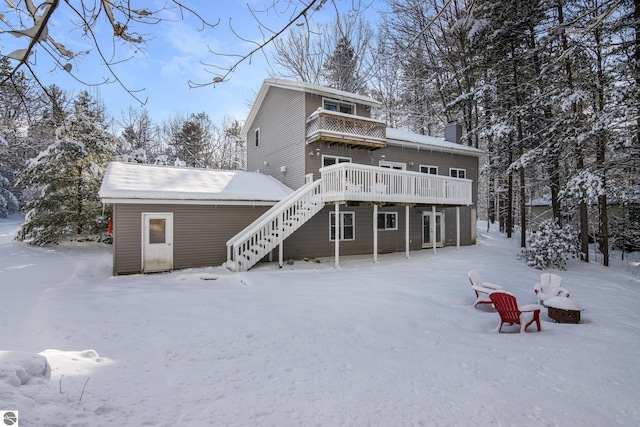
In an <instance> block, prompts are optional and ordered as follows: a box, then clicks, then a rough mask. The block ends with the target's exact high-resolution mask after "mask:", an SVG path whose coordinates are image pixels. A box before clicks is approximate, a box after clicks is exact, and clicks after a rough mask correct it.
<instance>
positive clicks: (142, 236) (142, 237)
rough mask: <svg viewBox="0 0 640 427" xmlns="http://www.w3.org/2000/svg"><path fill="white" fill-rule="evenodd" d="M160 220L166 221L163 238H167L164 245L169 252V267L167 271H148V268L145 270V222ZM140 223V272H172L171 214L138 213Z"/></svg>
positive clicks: (146, 231) (146, 228)
mask: <svg viewBox="0 0 640 427" xmlns="http://www.w3.org/2000/svg"><path fill="white" fill-rule="evenodd" d="M154 217H155V218H162V219H166V221H167V222H166V227H167V228H166V230H165V233H166V234H165V236H166V237H167V240H166V242H165V244H166V245H167V246H169V252H170V258H169V259H168V260H167V261H169V263H170V267H169V268H167V269H164V268H163V269H152V270H149V269H148V268H145V248H146V247H147V239H146V238H147V233H148V231H149V227H147V221H148V219H153V218H154ZM140 221H141V223H142V224H141V225H142V229H141V231H142V232H141V233H140V242H141V245H140V271H142V272H143V273H153V272H155V271H165V270H173V261H174V259H173V258H174V256H173V255H174V254H173V234H174V233H173V232H174V227H173V226H174V224H173V212H141V213H140Z"/></svg>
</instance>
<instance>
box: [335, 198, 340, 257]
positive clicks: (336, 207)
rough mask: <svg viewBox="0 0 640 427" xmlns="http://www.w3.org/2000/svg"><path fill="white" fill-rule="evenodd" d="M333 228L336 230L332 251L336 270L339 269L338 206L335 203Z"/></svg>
mask: <svg viewBox="0 0 640 427" xmlns="http://www.w3.org/2000/svg"><path fill="white" fill-rule="evenodd" d="M335 215H336V217H335V226H336V230H335V235H334V237H335V249H334V256H335V266H336V268H340V204H339V203H336V205H335Z"/></svg>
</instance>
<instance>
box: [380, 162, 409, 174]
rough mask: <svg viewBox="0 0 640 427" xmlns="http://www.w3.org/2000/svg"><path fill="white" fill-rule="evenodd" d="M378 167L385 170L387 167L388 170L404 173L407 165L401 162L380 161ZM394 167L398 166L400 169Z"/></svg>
mask: <svg viewBox="0 0 640 427" xmlns="http://www.w3.org/2000/svg"><path fill="white" fill-rule="evenodd" d="M378 166H380V167H381V168H385V167H388V168H389V169H396V170H403V171H406V170H407V164H406V163H402V162H391V161H389V160H380V161H379V162H378ZM395 166H399V167H400V169H398V168H397V167H395Z"/></svg>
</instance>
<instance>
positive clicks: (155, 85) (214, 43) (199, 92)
mask: <svg viewBox="0 0 640 427" xmlns="http://www.w3.org/2000/svg"><path fill="white" fill-rule="evenodd" d="M153 3H154V4H156V5H158V7H160V6H161V5H163V4H165V3H164V2H160V1H155V0H154V2H153ZM183 3H186V4H189V5H191V7H193V8H194V9H195V10H197V12H198V13H199V14H200V15H201V16H202V17H203V18H205V19H206V20H207V21H209V22H211V23H215V22H218V19H219V20H220V22H219V24H218V25H217V26H216V27H215V28H213V29H212V28H206V29H205V30H203V31H198V29H199V27H200V26H199V24H198V22H197V20H196V19H194V18H193V17H192V16H188V15H187V16H186V18H185V19H184V20H181V19H179V18H178V17H177V15H175V14H174V15H173V19H172V21H171V22H169V21H165V22H163V23H161V24H158V25H153V26H140V25H138V26H134V27H133V29H135V30H137V31H138V32H140V33H142V34H143V35H144V36H145V38H146V39H149V40H150V41H149V43H148V44H147V45H145V46H144V47H143V48H142V49H140V50H137V51H134V50H132V49H131V48H130V46H127V45H124V44H119V45H116V46H115V52H116V57H117V58H120V59H124V58H131V59H129V60H127V61H124V62H122V63H120V64H118V65H116V66H114V71H115V72H116V74H117V76H118V78H119V79H120V80H121V81H122V83H123V84H124V85H125V86H126V87H127V88H128V89H130V90H132V91H140V92H135V95H136V97H138V98H139V99H141V100H143V101H144V100H147V103H146V105H145V106H144V107H143V108H146V109H147V110H148V111H149V114H150V116H151V118H152V119H153V120H154V122H156V123H158V124H159V123H161V122H162V121H164V120H167V119H169V118H171V117H172V116H175V115H187V114H190V113H198V112H202V111H204V112H206V113H207V114H209V116H210V117H211V119H212V120H213V121H214V123H221V122H222V120H223V118H224V117H225V116H229V117H232V118H237V119H240V120H244V119H245V118H246V115H247V113H248V110H249V107H248V105H247V103H248V102H249V101H250V100H251V99H252V97H253V94H255V93H256V92H257V91H258V89H259V87H260V84H261V82H262V80H263V79H265V78H268V77H269V69H268V63H267V61H266V59H265V54H263V53H260V52H258V53H257V54H255V55H254V56H253V57H252V59H251V61H250V62H249V61H246V62H244V63H242V64H240V66H238V67H237V69H236V71H235V72H234V73H232V74H231V75H230V78H229V80H228V81H225V82H224V83H220V84H217V85H216V87H215V88H214V87H213V86H208V87H204V88H197V89H190V88H189V86H188V83H187V82H188V81H189V80H191V81H194V82H198V83H200V82H207V81H211V80H212V79H213V77H214V75H212V74H210V73H207V72H206V71H205V67H204V66H203V65H202V62H204V63H207V64H215V65H222V66H224V65H229V64H231V63H233V61H232V58H228V57H222V56H216V55H213V54H212V53H211V52H210V51H209V50H210V49H211V50H214V51H218V52H222V53H227V54H237V53H242V54H244V53H248V52H249V51H251V50H252V49H253V48H254V47H255V45H254V44H252V43H249V42H245V41H242V40H240V39H239V38H238V37H237V36H235V35H234V34H233V32H232V31H231V30H230V28H229V22H231V23H232V25H233V27H234V29H235V31H236V32H237V33H238V34H239V35H240V36H242V37H243V38H246V39H248V40H261V38H262V35H261V33H260V31H259V26H258V24H257V22H256V21H255V18H254V17H253V16H252V15H251V13H250V12H249V10H248V6H247V4H250V5H251V6H252V7H254V8H256V9H260V8H263V7H264V4H265V3H268V4H271V1H270V0H269V1H266V0H265V1H263V2H259V1H254V0H248V1H247V0H226V1H216V2H210V1H206V2H205V1H197V0H192V1H186V2H183ZM353 3H358V1H357V0H353V1H352V0H336V1H335V4H336V5H337V6H338V7H339V8H340V9H341V10H348V9H349V8H351V7H352V5H353ZM373 3H378V2H377V1H375V2H373ZM287 4H289V7H288V8H286V6H287ZM297 7H298V9H297V10H296V9H294V8H293V7H292V6H291V5H290V2H288V1H286V0H281V1H280V7H279V9H280V11H281V13H280V16H278V15H276V14H275V13H273V12H270V13H268V14H261V15H259V17H260V18H261V19H262V20H263V23H264V24H265V25H267V26H268V27H269V28H270V29H273V30H279V29H280V28H281V27H282V25H284V23H285V22H286V21H287V20H288V19H289V17H290V16H292V15H297V14H298V13H299V10H301V9H300V7H301V6H299V5H298V6H297ZM167 16H171V15H167ZM71 18H72V14H71V12H70V11H69V9H68V6H67V5H66V4H65V3H64V2H62V3H61V4H60V6H59V9H58V10H57V11H56V14H55V15H54V19H53V20H52V21H51V25H50V28H49V33H50V35H51V36H53V37H54V38H55V39H56V41H58V42H60V43H62V44H63V45H65V47H66V48H67V49H70V50H72V51H74V52H80V51H86V50H90V49H91V50H92V51H91V53H90V54H89V55H88V56H86V57H84V58H82V59H80V60H79V61H73V62H72V65H73V69H72V71H71V74H72V76H75V77H77V78H78V79H80V80H82V81H84V82H87V83H95V82H100V81H102V80H103V79H104V78H111V76H110V75H109V73H108V70H107V69H106V67H105V66H104V65H103V64H102V62H101V60H100V58H99V57H98V55H97V54H96V51H95V47H94V46H92V45H91V44H90V42H89V41H88V40H86V39H83V38H82V37H80V33H79V31H78V30H77V29H75V30H73V31H70V29H71V25H70V23H69V22H70V21H69V20H70V19H71ZM315 18H316V19H323V20H330V19H332V18H335V8H334V6H333V4H332V2H331V1H329V2H327V3H326V5H325V7H324V9H323V10H322V11H321V12H320V13H319V14H317V15H316V16H315ZM102 19H103V20H102V21H101V22H100V24H99V26H98V27H96V30H97V36H98V37H100V39H101V40H102V42H101V46H102V50H103V53H104V55H105V56H110V55H111V54H112V52H113V48H112V44H111V37H110V34H109V30H110V27H109V26H108V25H107V23H106V20H104V17H103V18H102ZM265 34H267V33H265ZM269 35H270V34H269ZM20 40H22V39H19V40H17V41H14V40H7V37H6V36H5V37H3V38H0V49H1V50H2V51H4V52H9V51H10V47H11V46H12V45H13V43H22V44H23V43H24V42H23V41H20ZM18 47H22V46H18ZM269 51H270V48H267V51H266V55H269ZM32 59H33V60H35V64H36V66H35V68H36V69H37V70H38V72H39V73H40V75H39V77H40V79H41V81H42V82H43V84H45V85H49V84H52V83H55V84H56V85H58V86H60V87H62V88H63V89H67V90H71V91H74V92H75V93H77V92H78V91H80V90H84V89H86V90H89V92H90V93H95V92H94V89H92V88H91V87H87V86H85V85H82V84H80V83H79V82H78V81H76V80H75V79H73V78H71V76H69V75H67V74H66V72H64V71H60V70H57V71H52V69H53V65H52V64H53V63H52V61H51V59H50V58H49V57H48V55H47V54H46V53H45V52H43V51H42V49H38V51H37V52H36V54H35V55H34V56H33V57H32ZM97 91H99V96H100V98H101V99H102V100H103V101H104V103H105V105H106V106H107V109H108V111H109V112H110V113H111V114H112V115H114V116H115V117H116V118H119V117H120V115H121V112H122V111H126V110H127V109H128V108H129V106H133V107H135V108H138V107H139V106H140V103H139V102H138V101H136V99H134V98H133V97H131V96H130V95H129V94H128V93H127V92H126V91H125V90H124V89H123V88H122V87H121V86H120V85H118V84H117V83H113V84H109V85H101V86H99V87H98V89H97Z"/></svg>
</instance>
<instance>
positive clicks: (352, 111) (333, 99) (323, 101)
mask: <svg viewBox="0 0 640 427" xmlns="http://www.w3.org/2000/svg"><path fill="white" fill-rule="evenodd" d="M327 101H329V102H333V103H335V104H338V109H337V110H335V111H334V110H330V109H328V108H326V106H325V102H327ZM340 104H344V105H348V106H350V107H351V112H350V113H345V112H343V111H340ZM322 108H323V109H324V110H327V111H331V112H334V113H342V114H348V115H350V116H355V115H356V104H355V103H353V102H347V101H340V100H339V99H336V98H329V97H325V96H323V97H322Z"/></svg>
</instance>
